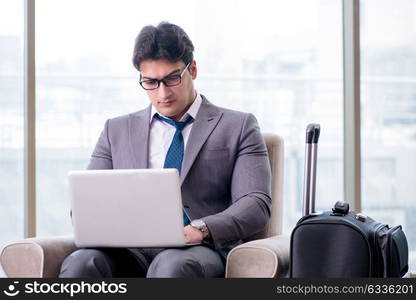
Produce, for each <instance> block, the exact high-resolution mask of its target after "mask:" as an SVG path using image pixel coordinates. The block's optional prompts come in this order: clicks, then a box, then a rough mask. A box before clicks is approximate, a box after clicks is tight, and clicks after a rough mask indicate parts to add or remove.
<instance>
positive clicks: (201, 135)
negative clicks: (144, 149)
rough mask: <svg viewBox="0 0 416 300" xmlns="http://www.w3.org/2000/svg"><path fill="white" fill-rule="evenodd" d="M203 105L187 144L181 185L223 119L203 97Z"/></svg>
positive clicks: (215, 108) (214, 107)
mask: <svg viewBox="0 0 416 300" xmlns="http://www.w3.org/2000/svg"><path fill="white" fill-rule="evenodd" d="M201 97H202V103H201V106H200V108H199V111H198V114H197V115H196V118H195V121H194V124H193V125H192V130H191V133H190V135H189V139H188V142H187V144H186V149H185V154H184V157H183V163H182V171H181V184H182V183H183V181H184V180H185V178H186V175H188V172H189V170H190V169H191V167H192V164H193V163H194V161H195V159H196V157H197V156H198V153H199V151H200V150H201V148H202V146H203V145H204V144H205V141H206V140H207V139H208V137H209V135H210V134H211V132H212V131H213V130H214V128H215V126H216V125H217V124H218V121H219V120H220V118H221V115H222V113H221V112H220V111H219V110H218V108H217V107H216V106H214V105H212V104H211V103H210V102H208V100H207V99H206V98H205V97H204V96H202V95H201Z"/></svg>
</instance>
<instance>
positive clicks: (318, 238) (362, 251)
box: [290, 124, 409, 278]
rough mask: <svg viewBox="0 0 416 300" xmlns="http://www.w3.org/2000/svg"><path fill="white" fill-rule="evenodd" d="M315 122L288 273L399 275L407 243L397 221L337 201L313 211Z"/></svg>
mask: <svg viewBox="0 0 416 300" xmlns="http://www.w3.org/2000/svg"><path fill="white" fill-rule="evenodd" d="M319 133H320V126H319V124H309V125H308V127H307V129H306V151H305V154H306V157H305V182H304V196H303V212H302V213H303V217H302V218H301V219H300V220H299V221H298V223H297V225H296V227H295V228H294V229H293V231H292V234H291V241H290V244H291V245H290V246H291V247H290V277H292V278H351V277H403V276H404V275H405V274H406V272H407V270H408V252H409V250H408V245H407V239H406V236H405V234H404V232H403V231H402V228H401V226H400V225H399V226H395V227H392V228H390V227H389V226H388V225H386V224H382V223H379V222H377V221H374V220H373V219H371V218H370V217H367V216H365V215H363V214H360V213H355V212H350V211H349V205H348V203H346V202H342V201H338V202H337V203H335V205H334V207H333V208H332V211H326V212H323V213H316V212H315V183H316V162H317V160H316V158H317V149H318V148H317V147H318V140H319Z"/></svg>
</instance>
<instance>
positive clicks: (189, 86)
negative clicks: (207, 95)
mask: <svg viewBox="0 0 416 300" xmlns="http://www.w3.org/2000/svg"><path fill="white" fill-rule="evenodd" d="M185 67H186V65H185V64H184V62H183V61H178V62H169V61H167V60H164V59H158V60H145V61H143V62H142V63H141V64H140V73H141V80H142V81H145V80H152V79H159V80H160V79H164V78H169V76H175V75H180V74H181V73H182V71H184V69H185ZM188 70H189V71H188ZM196 74H197V70H196V63H195V61H193V62H192V63H191V64H190V65H189V66H188V68H187V69H186V70H185V72H184V73H183V76H182V79H181V83H180V84H179V85H176V86H170V87H169V86H166V85H165V84H164V83H163V82H160V85H159V87H158V88H157V89H154V90H146V92H147V95H148V96H149V98H150V101H151V102H152V104H153V106H154V107H155V108H156V109H157V111H158V112H160V113H161V114H163V115H164V116H166V117H169V118H171V119H172V120H174V121H179V120H180V119H181V117H182V116H183V115H184V114H185V112H186V111H187V110H188V108H189V107H190V106H191V105H192V103H193V101H194V100H195V97H196V93H195V90H194V85H193V80H194V79H195V78H196Z"/></svg>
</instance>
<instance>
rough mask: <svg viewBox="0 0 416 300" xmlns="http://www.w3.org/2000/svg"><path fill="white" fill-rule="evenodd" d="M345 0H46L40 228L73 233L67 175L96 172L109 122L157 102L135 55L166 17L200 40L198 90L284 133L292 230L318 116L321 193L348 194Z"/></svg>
mask: <svg viewBox="0 0 416 300" xmlns="http://www.w3.org/2000/svg"><path fill="white" fill-rule="evenodd" d="M341 3H342V2H341V1H328V0H315V1H310V0H297V1H265V0H263V1H260V3H259V2H255V3H254V2H252V1H237V0H234V1H225V2H224V1H219V0H215V1H209V2H206V1H205V2H204V1H191V0H188V1H183V0H182V1H175V2H174V3H173V2H171V1H162V2H159V3H158V4H159V5H158V9H157V10H155V9H154V3H150V2H142V1H140V2H139V1H124V2H123V5H114V3H113V2H109V1H87V2H86V1H71V2H64V3H62V2H59V3H57V2H56V1H52V0H41V1H37V27H36V28H37V36H36V37H37V174H38V176H37V178H38V180H37V184H38V195H37V201H38V208H37V209H38V235H49V234H51V235H53V234H64V233H69V232H71V224H70V219H69V199H68V192H67V182H66V173H67V171H68V170H70V169H85V168H86V166H87V164H88V160H89V157H90V154H91V152H92V150H93V147H94V146H95V143H96V141H97V139H98V135H99V133H100V131H101V130H102V128H103V125H104V121H105V119H107V118H110V117H115V116H118V115H121V114H125V113H128V112H132V111H137V110H139V109H142V108H144V107H145V106H146V105H148V100H147V96H146V95H145V93H144V92H143V91H142V90H141V88H140V87H139V86H138V73H137V71H135V70H134V69H133V66H132V64H131V56H132V51H133V44H134V39H135V37H136V35H137V34H138V32H139V30H140V29H141V28H142V27H143V26H144V25H147V24H157V23H158V22H160V21H161V20H167V21H170V22H172V23H177V24H179V25H180V26H182V27H183V28H184V29H185V31H186V32H187V33H188V34H189V36H190V38H191V39H192V40H193V42H194V44H195V59H196V61H197V64H198V68H199V74H198V79H197V81H196V86H197V89H198V91H199V92H201V93H203V94H204V95H205V96H206V97H207V98H208V99H209V100H210V101H212V102H213V103H214V104H217V105H220V106H225V107H229V108H233V109H238V110H243V111H249V112H253V113H254V114H255V115H256V117H257V118H258V120H259V123H260V126H261V128H262V130H263V131H268V132H275V133H278V134H280V135H282V136H283V137H284V139H285V152H286V165H285V172H286V174H287V175H286V178H287V181H286V183H285V192H284V193H285V200H286V203H285V211H286V212H285V217H286V220H287V222H286V223H287V224H286V226H287V227H288V230H290V227H291V226H293V225H294V223H295V222H296V220H297V219H298V218H299V216H300V215H299V212H300V208H301V198H302V184H303V159H304V157H303V156H304V135H305V133H304V132H305V128H306V124H307V123H308V122H320V123H321V124H322V126H323V132H322V143H321V146H320V147H321V148H320V149H321V150H320V165H319V169H318V173H319V180H318V199H319V204H320V205H322V207H328V205H332V202H334V200H335V199H339V198H340V197H342V191H343V186H342V183H343V177H342V159H343V158H342V139H343V134H342V36H341V35H342V27H341V26H342V11H341ZM81 6H82V7H83V9H82V10H79V7H81ZM219 7H221V9H218V8H219ZM299 7H302V9H301V10H300V9H299ZM178 8H181V9H178ZM51 11H53V13H50V12H51ZM230 12H233V13H231V14H230ZM75 15H76V22H75V21H74V16H75ZM91 20H94V22H92V21H91ZM247 20H250V22H247ZM271 20H273V22H271Z"/></svg>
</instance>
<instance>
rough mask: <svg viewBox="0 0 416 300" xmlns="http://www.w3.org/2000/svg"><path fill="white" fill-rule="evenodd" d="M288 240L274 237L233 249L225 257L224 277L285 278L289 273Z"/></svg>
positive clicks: (282, 237)
mask: <svg viewBox="0 0 416 300" xmlns="http://www.w3.org/2000/svg"><path fill="white" fill-rule="evenodd" d="M289 260H290V238H289V237H287V236H283V235H276V236H272V237H269V238H266V239H261V240H255V241H250V242H247V243H244V244H241V245H239V246H237V247H235V248H233V249H232V250H231V251H230V253H229V254H228V256H227V265H226V268H225V277H250V278H255V277H258V278H273V277H285V276H287V275H288V273H289V272H288V271H289Z"/></svg>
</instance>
